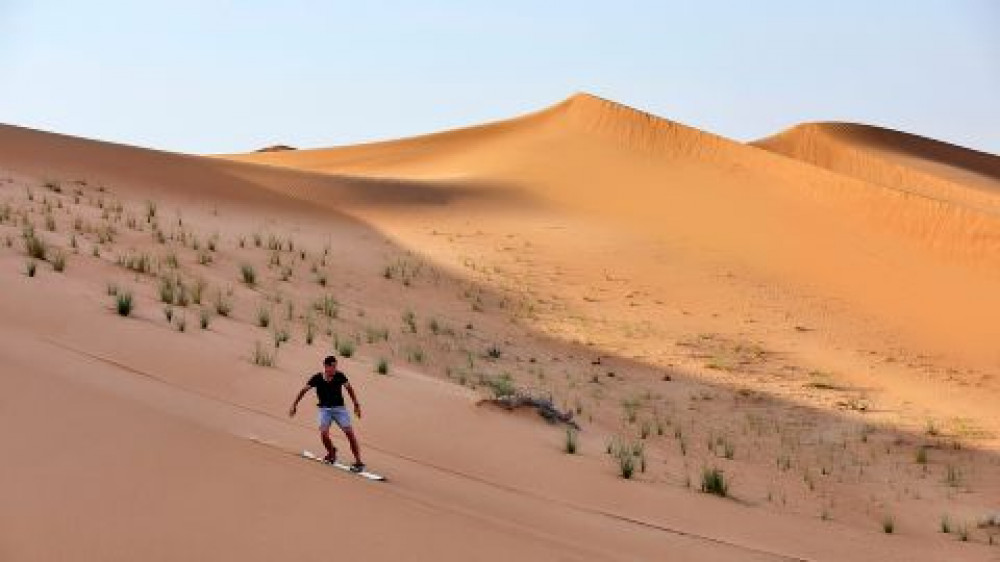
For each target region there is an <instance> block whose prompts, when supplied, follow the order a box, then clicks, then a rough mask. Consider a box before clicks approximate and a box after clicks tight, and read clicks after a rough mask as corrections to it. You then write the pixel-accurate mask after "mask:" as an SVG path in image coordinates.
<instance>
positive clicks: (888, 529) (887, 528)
mask: <svg viewBox="0 0 1000 562" xmlns="http://www.w3.org/2000/svg"><path fill="white" fill-rule="evenodd" d="M882 532H883V533H885V534H887V535H891V534H893V533H894V532H896V520H895V519H894V518H893V517H892V515H891V514H888V513H887V514H885V516H884V517H882Z"/></svg>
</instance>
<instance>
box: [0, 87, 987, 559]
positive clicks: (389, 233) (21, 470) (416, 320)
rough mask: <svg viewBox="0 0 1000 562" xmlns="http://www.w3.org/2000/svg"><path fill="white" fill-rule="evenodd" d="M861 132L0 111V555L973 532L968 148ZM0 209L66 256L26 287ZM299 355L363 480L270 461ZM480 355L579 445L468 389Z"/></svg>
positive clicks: (469, 548) (739, 552)
mask: <svg viewBox="0 0 1000 562" xmlns="http://www.w3.org/2000/svg"><path fill="white" fill-rule="evenodd" d="M852 130H853V129H852ZM864 131H867V129H862V132H861V133H857V132H854V133H851V134H850V135H848V136H847V138H846V140H845V138H841V137H837V139H836V140H835V141H831V140H828V139H826V138H825V137H824V138H823V139H822V140H801V139H800V138H799V137H800V136H801V135H799V133H796V132H795V131H794V130H793V132H792V133H786V134H784V135H779V136H778V137H773V138H772V139H768V140H767V141H762V142H761V143H759V144H758V145H746V144H742V143H738V142H735V141H732V140H729V139H726V138H723V137H720V136H716V135H713V134H711V133H708V132H703V131H699V130H697V129H694V128H691V127H687V126H685V125H682V124H679V123H676V122H673V121H670V120H667V119H662V118H660V117H656V116H653V115H650V114H647V113H644V112H640V111H637V110H634V109H631V108H628V107H626V106H623V105H621V104H617V103H614V102H611V101H608V100H603V99H600V98H596V97H594V96H589V95H586V94H580V95H576V96H573V97H571V98H569V99H568V100H566V101H564V102H562V103H560V104H557V105H555V106H553V107H551V108H549V109H545V110H542V111H539V112H537V113H533V114H530V115H526V116H523V117H519V118H515V119H511V120H507V121H503V122H499V123H493V124H487V125H482V126H477V127H470V128H466V129H461V130H457V131H448V132H443V133H437V134H432V135H426V136H422V137H415V138H412V139H403V140H397V141H388V142H382V143H373V144H368V145H359V146H352V147H341V148H331V149H312V150H271V151H263V152H256V153H251V154H241V155H227V156H216V157H203V156H193V155H182V154H173V153H167V152H161V151H155V150H149V149H143V148H138V147H128V146H122V145H115V144H111V143H102V142H96V141H90V140H85V139H78V138H72V137H66V136H62V135H56V134H52V133H44V132H40V131H32V130H28V129H23V128H18V127H9V126H6V127H2V128H0V342H2V343H0V388H2V389H3V395H4V396H7V397H10V400H9V401H8V404H7V406H9V407H7V406H5V407H3V408H0V422H2V426H3V427H4V428H5V429H3V430H0V435H2V439H0V441H2V442H3V443H5V444H6V445H3V447H6V452H7V453H8V455H5V456H4V458H5V459H7V460H5V461H3V462H2V463H0V464H2V466H3V469H4V473H3V475H2V476H0V486H3V487H2V488H0V489H2V490H3V491H4V494H3V495H4V497H5V498H7V501H5V502H2V503H0V558H3V559H5V560H6V559H8V558H9V559H12V560H28V559H32V560H35V559H43V560H58V559H66V558H67V557H75V558H79V559H92V558H94V559H102V560H118V559H121V560H126V559H129V560H131V559H135V557H136V556H140V555H141V556H143V557H144V558H147V559H148V558H152V559H164V560H169V559H177V558H179V557H180V558H185V557H186V558H197V559H211V558H223V559H228V558H234V557H239V558H241V559H251V560H273V559H275V558H277V557H289V556H293V557H295V558H299V559H306V560H312V559H317V560H319V559H328V558H329V557H330V556H333V555H337V556H345V555H346V556H352V557H355V558H366V559H376V560H383V559H384V560H388V559H393V560H395V559H399V558H414V557H415V556H416V557H417V558H419V559H423V558H428V559H430V558H433V559H435V560H445V561H447V560H468V559H482V560H494V559H496V560H501V559H502V560H510V559H523V560H552V559H563V560H651V559H660V558H663V557H676V558H681V559H698V560H734V559H738V560H775V559H781V560H843V559H868V558H872V559H879V560H922V559H927V560H932V559H942V558H947V559H958V558H962V559H970V560H979V559H982V560H989V559H992V558H995V553H996V546H990V544H989V543H988V541H993V540H997V541H998V542H1000V534H998V529H996V528H994V527H990V526H984V527H982V528H980V527H977V526H976V522H977V521H978V520H979V519H978V518H980V517H982V516H983V514H985V513H988V512H990V510H992V509H993V508H994V507H995V506H994V505H993V504H994V503H995V498H996V494H997V491H998V489H1000V488H998V485H1000V479H998V477H997V474H996V473H995V470H993V468H994V467H995V466H996V463H997V456H996V455H997V449H998V446H1000V445H998V443H1000V440H998V438H997V435H998V432H1000V414H998V412H997V411H996V408H995V404H996V399H997V396H998V394H1000V387H998V381H996V380H995V379H994V378H993V373H995V369H996V367H997V365H998V363H997V361H998V359H1000V358H997V357H996V355H995V352H996V349H995V345H994V343H995V341H997V340H998V338H1000V333H998V331H997V330H998V328H997V323H996V322H995V318H996V316H997V313H998V312H1000V292H998V291H997V290H996V289H997V287H998V280H997V278H996V273H995V270H994V269H993V268H994V266H995V265H996V262H997V260H998V259H1000V258H998V256H997V254H998V252H997V249H998V248H997V244H1000V237H998V236H997V234H998V232H997V231H998V229H1000V224H998V220H997V218H996V216H995V215H994V214H993V213H992V212H991V211H990V208H991V207H990V205H994V204H995V201H994V200H993V193H992V191H991V190H992V189H993V187H991V185H992V184H990V182H993V181H995V179H996V175H995V173H994V172H993V171H991V170H994V168H992V166H993V165H994V164H992V162H994V161H995V160H993V159H992V158H994V157H989V156H988V155H976V154H971V153H968V152H963V150H960V149H957V148H953V147H952V148H949V147H942V146H941V145H939V144H936V143H934V142H933V141H929V140H924V139H917V140H913V138H911V137H906V136H902V134H898V133H893V134H891V135H889V136H885V135H884V134H882V133H878V134H874V133H873V134H871V135H868V133H865V132H864ZM810 134H812V133H810ZM817 134H818V133H817ZM824 134H825V133H824ZM886 134H888V133H886ZM838 143H839V144H838ZM845 147H846V148H845ZM845 154H846V156H844V155H845ZM893 170H897V172H893ZM894 174H895V175H894ZM973 176H974V177H973ZM890 180H892V181H890ZM897 180H898V181H897ZM967 180H968V181H967ZM894 181H895V183H893V182H894ZM46 184H48V185H46ZM28 223H31V224H33V225H34V230H35V232H36V233H37V235H38V236H40V237H42V238H43V239H44V240H45V241H47V243H48V244H49V245H50V247H51V249H52V250H53V251H54V252H63V253H65V254H66V255H68V256H69V261H68V266H67V268H66V270H65V271H64V272H58V271H56V270H55V266H54V261H55V260H54V259H53V258H51V257H50V258H48V260H45V261H39V263H40V265H39V266H38V273H37V275H35V276H31V277H29V276H28V275H26V273H25V271H26V263H27V262H28V259H27V257H26V250H27V248H26V247H25V246H24V241H22V239H21V236H22V232H23V229H24V228H25V226H26V225H27V224H28ZM8 241H9V242H8ZM209 241H211V245H212V246H211V249H210V250H209V249H208V247H209V246H208V244H209V243H210V242H209ZM92 251H93V254H92V253H91V252H92ZM136 255H144V256H145V257H147V258H149V260H150V262H151V263H152V265H151V266H150V269H149V270H136V269H135V268H129V267H127V261H126V260H125V259H124V258H126V257H128V256H133V257H134V256H136ZM248 267H250V268H252V269H253V270H254V271H255V272H256V279H255V280H254V281H253V282H248V281H247V280H246V277H245V275H244V276H243V277H242V278H241V272H245V271H246V268H248ZM178 280H179V282H181V283H182V284H185V287H188V288H193V287H195V286H201V287H203V291H204V294H205V296H204V298H203V299H202V300H201V304H197V303H194V302H188V301H187V300H185V301H184V302H183V303H180V302H179V301H178V300H177V299H176V298H175V297H176V295H171V296H170V299H171V300H170V304H165V302H164V298H165V297H164V285H165V284H166V285H170V286H171V287H173V288H174V290H178V291H179V290H180V289H177V288H176V286H175V285H173V284H174V283H177V282H178ZM122 290H131V291H133V292H134V296H135V301H136V308H135V310H134V311H133V312H132V314H131V316H130V317H128V318H123V317H120V316H118V315H117V314H116V313H115V310H114V301H113V299H112V295H111V294H110V293H112V292H117V291H122ZM199 290H202V289H199ZM185 294H186V293H185ZM185 299H187V297H185ZM216 299H219V301H220V302H221V301H224V302H227V303H228V304H229V306H230V307H231V310H230V311H229V312H227V313H226V315H221V314H218V313H216V311H217V306H218V305H217V304H216ZM331 299H332V300H331ZM206 309H207V310H209V311H211V312H212V314H210V315H209V316H210V325H207V326H206V328H205V329H204V330H203V329H201V327H200V326H199V325H198V320H199V317H200V314H201V312H202V311H203V310H206ZM265 312H266V313H267V315H268V316H267V318H268V319H269V322H270V324H269V325H268V326H267V327H262V326H261V318H262V315H263V314H264V313H265ZM183 322H186V324H183ZM182 327H184V329H183V330H182V329H181V328H182ZM282 330H285V331H287V335H288V336H289V337H290V341H288V342H285V343H275V344H274V347H273V349H276V350H277V351H275V353H276V356H277V365H276V366H275V367H271V368H266V367H262V366H257V365H254V364H253V363H254V362H253V359H254V354H255V350H259V349H260V348H256V347H255V344H261V343H263V344H264V349H272V347H271V345H272V344H271V342H272V340H273V341H274V342H280V340H279V336H280V335H281V333H282ZM307 334H311V335H307ZM307 338H315V340H316V341H310V340H309V339H307ZM345 343H346V344H349V349H350V350H351V352H350V353H345V352H343V351H342V350H343V349H345ZM355 348H356V349H355ZM330 350H337V351H338V353H341V355H351V357H350V358H347V357H345V358H344V359H343V361H344V368H345V370H346V371H347V372H348V374H349V375H350V376H351V377H352V381H353V382H354V384H355V386H356V387H357V388H358V390H359V393H360V395H361V397H362V401H363V403H364V404H365V412H366V413H365V416H364V418H363V419H361V420H358V421H357V427H358V430H359V433H360V434H361V436H362V442H363V444H364V446H365V447H366V449H365V450H366V456H367V460H368V462H369V464H370V465H371V466H372V467H373V468H377V469H378V471H380V472H383V473H385V474H387V475H388V476H389V477H390V482H389V483H388V484H386V485H384V486H382V487H372V486H371V485H370V484H371V483H368V482H365V481H361V480H360V479H355V478H353V477H351V476H350V475H346V474H342V473H339V472H334V471H328V470H326V469H325V467H322V466H319V465H316V464H313V463H310V462H307V461H303V460H301V459H299V458H297V457H296V456H295V453H296V452H298V451H299V450H301V449H302V448H306V447H308V448H316V446H317V445H318V443H317V440H316V436H315V429H314V427H313V419H312V411H311V406H310V405H309V404H308V403H305V404H303V405H302V406H301V408H300V414H299V415H298V417H296V418H294V419H290V418H289V417H287V414H286V411H287V407H288V403H289V401H290V399H291V397H292V396H293V394H294V393H295V391H296V390H297V389H298V388H300V387H301V385H302V383H303V381H304V379H305V377H306V376H307V375H308V374H310V373H311V372H314V371H315V370H316V363H317V361H318V360H319V359H320V358H321V357H322V356H323V355H325V354H326V353H328V352H329V351H330ZM379 360H387V362H388V364H389V365H390V366H391V367H390V372H389V374H388V375H387V376H383V375H379V374H376V373H375V371H376V367H375V366H376V365H377V364H378V362H379ZM984 365H985V366H984ZM503 381H507V382H508V383H509V384H511V385H515V386H516V387H517V388H519V389H521V390H524V391H530V392H533V393H536V394H537V395H539V396H551V397H552V400H553V401H554V403H555V405H556V406H558V407H559V408H561V409H564V410H566V411H572V412H574V415H575V420H576V421H578V422H579V423H580V425H581V426H582V428H583V430H582V431H581V433H580V434H579V439H580V451H579V452H580V454H578V455H567V454H565V453H564V452H563V448H564V447H565V442H566V439H567V433H566V429H565V428H564V427H561V426H550V425H547V424H545V423H544V422H542V421H540V419H539V418H538V417H537V416H535V415H534V414H530V413H524V414H523V415H515V414H511V413H506V412H504V411H502V410H499V409H494V408H487V407H483V406H481V405H477V404H478V401H479V399H480V398H482V397H484V396H487V395H488V394H489V393H490V392H491V389H496V388H501V387H502V383H503ZM338 443H342V439H339V437H338ZM623 447H627V448H629V449H630V451H626V453H627V458H628V459H632V460H633V462H641V470H637V471H636V473H635V474H634V475H633V478H632V480H626V479H623V478H621V477H620V472H619V471H620V470H621V465H620V464H616V461H615V459H614V457H613V456H611V455H609V454H607V451H608V450H609V449H612V448H617V449H618V450H619V451H621V450H624V449H622V448H623ZM341 450H342V451H344V452H345V454H346V451H345V450H346V447H342V449H341ZM637 451H638V452H637ZM918 454H922V455H923V456H924V458H923V460H922V461H920V460H915V455H918ZM916 458H919V457H916ZM710 467H718V468H721V469H722V470H723V472H724V474H725V475H726V477H727V478H728V479H729V483H730V486H731V489H730V492H729V493H730V497H729V498H726V499H723V498H717V497H714V496H712V495H710V494H705V493H701V492H699V491H698V488H699V483H700V482H701V478H702V477H703V471H704V469H706V468H710ZM376 486H377V485H376ZM943 517H947V518H950V519H948V520H949V521H953V522H954V525H955V528H956V530H955V531H954V534H951V533H949V534H946V533H941V532H940V530H939V527H940V525H941V522H942V518H943ZM887 522H889V523H892V524H893V525H895V527H894V532H893V534H888V533H886V532H885V526H886V524H887ZM959 527H961V528H963V529H965V530H966V532H969V533H971V534H970V537H971V543H966V542H961V541H959V540H957V539H956V536H958V533H959V531H958V529H959ZM320 537H330V541H331V543H330V544H331V545H332V548H333V549H334V550H333V551H332V552H331V551H328V550H325V549H324V546H323V545H322V543H321V538H320ZM414 553H418V554H414ZM991 557H992V558H991Z"/></svg>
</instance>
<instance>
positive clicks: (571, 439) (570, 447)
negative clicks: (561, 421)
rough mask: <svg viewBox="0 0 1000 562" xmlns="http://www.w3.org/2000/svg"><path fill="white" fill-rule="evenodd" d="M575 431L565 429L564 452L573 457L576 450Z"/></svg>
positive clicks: (568, 428) (569, 428) (570, 428)
mask: <svg viewBox="0 0 1000 562" xmlns="http://www.w3.org/2000/svg"><path fill="white" fill-rule="evenodd" d="M576 434H577V431H576V430H575V429H573V428H572V427H567V428H566V444H565V451H566V452H567V453H568V454H570V455H575V454H576V452H577V449H578V443H577V435H576Z"/></svg>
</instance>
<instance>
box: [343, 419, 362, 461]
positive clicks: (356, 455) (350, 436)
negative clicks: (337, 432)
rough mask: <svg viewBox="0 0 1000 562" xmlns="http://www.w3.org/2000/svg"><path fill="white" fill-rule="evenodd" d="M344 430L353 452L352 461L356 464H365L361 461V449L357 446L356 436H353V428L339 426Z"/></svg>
mask: <svg viewBox="0 0 1000 562" xmlns="http://www.w3.org/2000/svg"><path fill="white" fill-rule="evenodd" d="M340 429H342V430H344V435H346V436H347V441H348V442H349V443H350V444H351V452H352V453H354V461H355V462H356V463H357V464H365V463H363V462H361V451H360V450H359V448H358V438H357V437H355V436H354V430H353V429H351V428H350V427H342V428H340Z"/></svg>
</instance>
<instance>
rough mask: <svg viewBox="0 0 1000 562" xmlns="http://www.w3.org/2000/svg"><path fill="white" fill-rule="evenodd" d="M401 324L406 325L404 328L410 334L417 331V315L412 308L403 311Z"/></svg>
mask: <svg viewBox="0 0 1000 562" xmlns="http://www.w3.org/2000/svg"><path fill="white" fill-rule="evenodd" d="M403 324H405V325H406V330H407V331H408V332H410V333H411V334H415V333H417V315H416V314H414V313H413V311H412V310H407V311H406V312H404V313H403Z"/></svg>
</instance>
